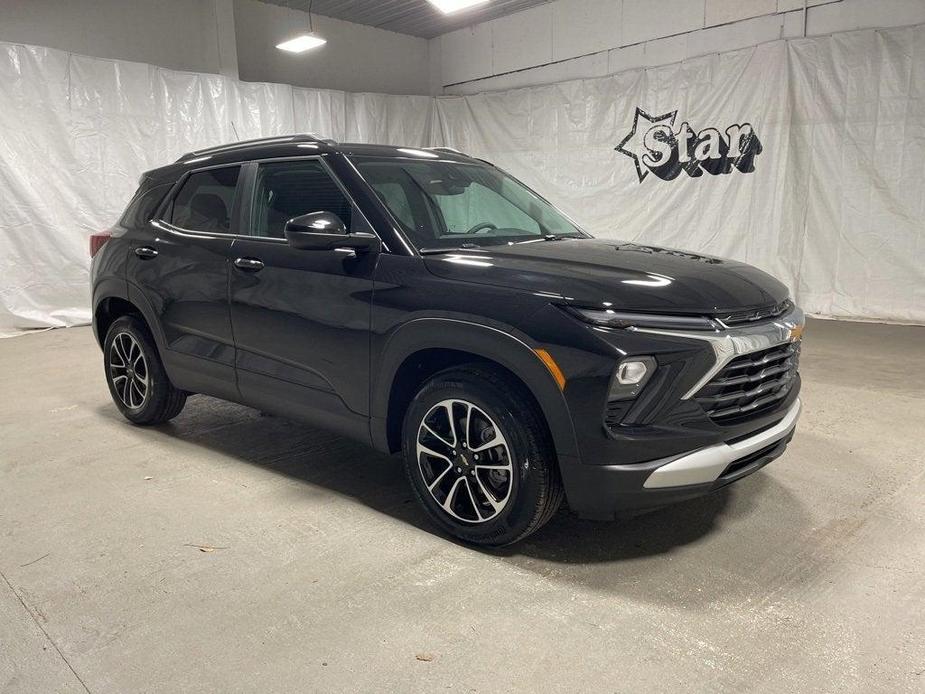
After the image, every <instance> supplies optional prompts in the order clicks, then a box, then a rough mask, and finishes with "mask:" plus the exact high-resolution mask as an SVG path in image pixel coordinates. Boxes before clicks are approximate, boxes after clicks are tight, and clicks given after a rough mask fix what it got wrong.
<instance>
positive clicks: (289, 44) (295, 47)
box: [276, 34, 327, 53]
mask: <svg viewBox="0 0 925 694" xmlns="http://www.w3.org/2000/svg"><path fill="white" fill-rule="evenodd" d="M326 43H327V41H325V40H324V39H323V38H321V37H320V36H313V35H312V34H301V35H300V36H296V37H295V38H291V39H289V40H288V41H283V42H282V43H278V44H276V47H277V48H278V49H280V50H281V51H289V52H290V53H304V52H305V51H307V50H310V49H312V48H317V47H318V46H322V45H324V44H326Z"/></svg>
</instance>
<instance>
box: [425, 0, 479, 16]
mask: <svg viewBox="0 0 925 694" xmlns="http://www.w3.org/2000/svg"><path fill="white" fill-rule="evenodd" d="M427 1H428V2H429V3H430V4H431V5H433V6H434V7H436V8H437V9H438V10H440V11H441V12H443V14H452V13H453V12H459V11H460V10H465V9H467V8H469V7H475V6H476V5H484V4H485V3H486V2H488V0H427Z"/></svg>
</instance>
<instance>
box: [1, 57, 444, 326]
mask: <svg viewBox="0 0 925 694" xmlns="http://www.w3.org/2000/svg"><path fill="white" fill-rule="evenodd" d="M434 112H435V104H434V100H433V99H432V98H431V97H428V96H389V95H384V94H348V93H345V92H339V91H333V90H324V89H301V88H295V87H290V86H286V85H280V84H261V83H253V82H238V81H235V80H230V79H227V78H224V77H221V76H218V75H209V74H195V73H185V72H176V71H172V70H164V69H161V68H156V67H153V66H150V65H144V64H140V63H131V62H125V61H113V60H102V59H96V58H87V57H83V56H77V55H72V54H68V53H65V52H63V51H58V50H53V49H48V48H38V47H34V46H22V45H15V44H8V43H0V335H13V334H17V333H19V332H21V331H23V330H25V329H29V328H42V327H55V326H67V325H79V324H82V323H87V322H89V320H90V294H89V292H90V288H89V267H90V262H89V253H88V240H87V237H88V236H89V234H91V233H92V232H94V231H100V230H103V229H106V228H108V227H109V226H111V225H112V224H113V223H114V222H115V221H116V220H117V219H118V217H119V215H120V214H121V212H122V210H123V209H124V208H125V205H126V204H127V203H128V200H129V199H130V197H131V195H132V193H133V192H134V190H135V188H136V187H137V184H138V178H139V175H140V174H141V173H142V172H143V171H146V170H148V169H152V168H155V167H157V166H162V165H163V164H166V163H169V162H171V161H174V160H176V159H177V158H178V157H179V156H181V155H182V154H184V153H185V152H189V151H192V150H195V149H201V148H203V147H207V146H211V145H216V144H221V143H224V142H232V141H234V140H238V139H241V140H246V139H251V138H256V137H264V136H269V135H278V134H289V133H293V132H315V133H318V134H320V135H323V136H325V137H332V138H334V139H336V140H340V141H351V142H377V143H384V144H404V145H409V146H417V147H422V146H425V145H428V144H430V143H431V142H432V141H433V135H432V133H431V128H432V127H433V123H434ZM232 124H233V125H232Z"/></svg>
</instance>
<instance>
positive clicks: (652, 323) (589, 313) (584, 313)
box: [565, 306, 718, 330]
mask: <svg viewBox="0 0 925 694" xmlns="http://www.w3.org/2000/svg"><path fill="white" fill-rule="evenodd" d="M565 310H566V311H568V312H569V313H571V314H572V315H573V316H577V317H578V318H580V319H581V320H583V321H585V322H586V323H593V324H594V325H603V326H606V327H608V328H656V329H660V330H716V329H717V328H718V326H717V324H716V323H715V322H714V321H713V320H712V319H711V318H706V317H704V316H663V315H659V314H657V313H627V312H623V311H613V310H611V309H595V308H575V307H574V306H566V307H565Z"/></svg>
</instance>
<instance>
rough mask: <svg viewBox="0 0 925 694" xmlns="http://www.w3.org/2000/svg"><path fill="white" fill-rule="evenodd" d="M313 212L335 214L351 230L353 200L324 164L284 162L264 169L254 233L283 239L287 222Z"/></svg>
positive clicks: (259, 178) (260, 171) (259, 179)
mask: <svg viewBox="0 0 925 694" xmlns="http://www.w3.org/2000/svg"><path fill="white" fill-rule="evenodd" d="M309 212H332V213H333V214H336V215H337V216H338V217H340V218H341V220H342V221H343V222H344V224H345V225H346V227H347V229H351V222H352V217H353V214H352V206H351V203H350V200H348V199H347V196H346V195H344V193H343V192H342V191H341V189H340V188H339V187H338V186H337V184H336V183H335V182H334V179H332V178H331V176H330V175H329V174H328V172H327V171H326V170H325V168H324V166H322V164H321V162H319V161H283V162H276V163H272V164H262V165H261V166H260V168H259V169H258V170H257V184H256V187H255V190H254V211H253V215H252V223H251V233H253V234H254V235H255V236H270V237H274V238H283V236H284V234H283V229H284V227H285V226H286V222H288V221H289V220H290V219H292V218H293V217H298V216H299V215H303V214H308V213H309Z"/></svg>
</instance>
